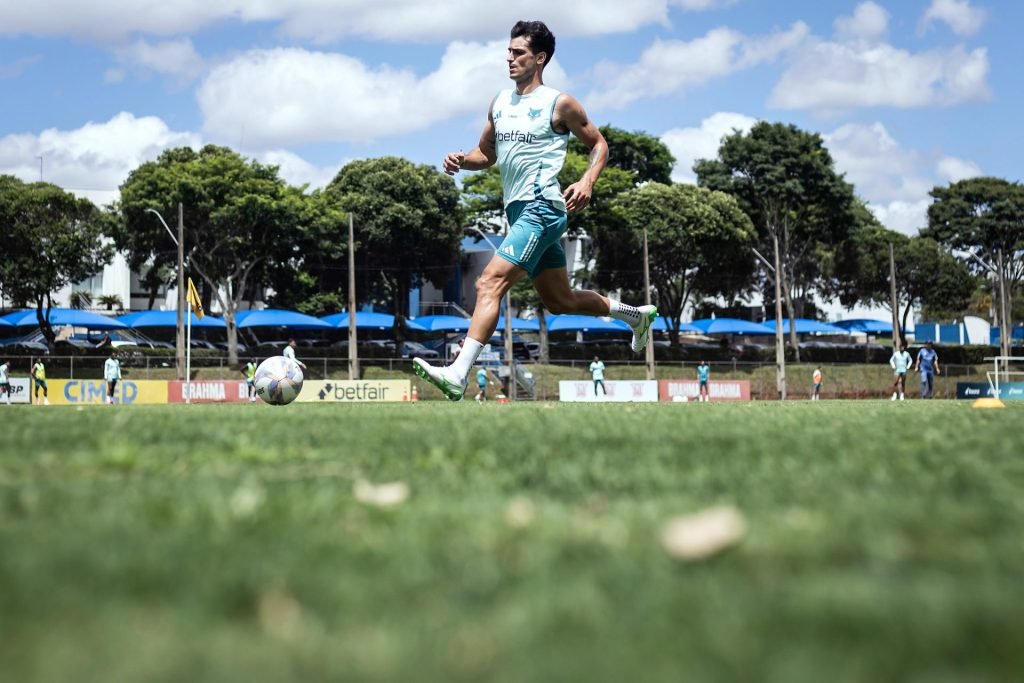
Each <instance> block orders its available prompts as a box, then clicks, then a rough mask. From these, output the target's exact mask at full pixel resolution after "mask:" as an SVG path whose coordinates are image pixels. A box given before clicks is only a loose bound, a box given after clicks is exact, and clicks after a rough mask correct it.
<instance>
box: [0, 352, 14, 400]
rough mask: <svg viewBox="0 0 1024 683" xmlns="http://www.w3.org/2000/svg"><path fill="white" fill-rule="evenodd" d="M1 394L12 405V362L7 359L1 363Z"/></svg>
mask: <svg viewBox="0 0 1024 683" xmlns="http://www.w3.org/2000/svg"><path fill="white" fill-rule="evenodd" d="M0 394H3V395H4V399H5V400H6V401H7V405H11V364H10V363H8V362H6V361H5V362H3V363H0Z"/></svg>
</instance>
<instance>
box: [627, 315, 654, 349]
mask: <svg viewBox="0 0 1024 683" xmlns="http://www.w3.org/2000/svg"><path fill="white" fill-rule="evenodd" d="M637 310H638V311H640V322H638V323H637V324H636V325H635V326H633V325H631V326H630V327H632V328H633V339H632V340H630V342H629V348H631V349H632V350H633V353H640V352H641V351H643V350H644V348H646V347H647V340H648V339H649V338H650V336H651V335H650V333H651V325H653V324H654V321H655V320H657V319H658V309H657V307H656V306H651V305H647V306H639V307H638V308H637Z"/></svg>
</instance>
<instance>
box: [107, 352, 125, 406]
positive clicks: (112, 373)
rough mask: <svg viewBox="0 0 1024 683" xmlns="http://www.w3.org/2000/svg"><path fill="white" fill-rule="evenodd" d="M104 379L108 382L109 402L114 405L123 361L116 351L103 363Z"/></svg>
mask: <svg viewBox="0 0 1024 683" xmlns="http://www.w3.org/2000/svg"><path fill="white" fill-rule="evenodd" d="M103 379H105V380H106V382H107V403H109V404H110V405H114V390H115V389H116V388H117V383H118V382H119V381H120V380H121V363H120V362H119V361H118V360H117V353H116V352H115V351H111V352H110V358H108V359H107V360H106V361H104V363H103Z"/></svg>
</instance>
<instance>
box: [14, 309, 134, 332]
mask: <svg viewBox="0 0 1024 683" xmlns="http://www.w3.org/2000/svg"><path fill="white" fill-rule="evenodd" d="M47 319H48V320H49V321H50V324H51V325H54V326H57V325H72V326H74V327H85V328H87V329H90V330H120V329H127V328H128V326H127V325H125V324H124V323H123V322H121V321H119V320H117V319H115V318H108V317H107V316H105V315H100V314H98V313H90V312H89V311H82V310H79V309H77V308H51V309H50V314H49V317H48V318H47ZM0 320H6V321H7V322H8V323H10V324H12V325H15V326H17V327H27V326H35V325H38V324H39V321H38V320H37V319H36V311H35V309H29V310H25V311H15V312H14V313H8V314H7V315H5V316H4V317H3V318H0Z"/></svg>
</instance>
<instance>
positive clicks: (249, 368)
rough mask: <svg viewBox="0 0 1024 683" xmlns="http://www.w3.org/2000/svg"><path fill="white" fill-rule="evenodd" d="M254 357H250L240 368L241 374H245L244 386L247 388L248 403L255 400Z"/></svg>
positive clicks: (255, 366)
mask: <svg viewBox="0 0 1024 683" xmlns="http://www.w3.org/2000/svg"><path fill="white" fill-rule="evenodd" d="M257 367H258V366H257V365H256V359H255V358H250V359H249V362H248V363H246V364H245V367H244V368H242V374H243V375H244V376H245V388H246V389H247V390H248V391H247V394H248V396H249V403H255V402H256V368H257Z"/></svg>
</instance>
